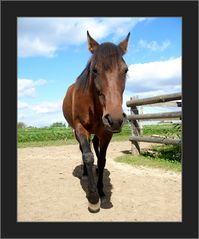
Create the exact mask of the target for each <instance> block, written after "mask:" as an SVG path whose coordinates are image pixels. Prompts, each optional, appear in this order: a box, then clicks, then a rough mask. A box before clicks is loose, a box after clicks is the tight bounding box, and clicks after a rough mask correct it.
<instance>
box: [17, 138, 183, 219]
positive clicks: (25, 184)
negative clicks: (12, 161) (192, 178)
mask: <svg viewBox="0 0 199 239" xmlns="http://www.w3.org/2000/svg"><path fill="white" fill-rule="evenodd" d="M143 145H144V147H145V146H146V144H142V146H143ZM129 149H130V143H129V142H112V143H111V144H110V145H109V148H108V155H107V165H106V169H105V175H104V184H105V193H106V195H107V197H106V200H104V201H103V202H102V205H101V209H100V212H99V213H95V214H92V213H89V211H88V209H87V199H86V193H85V190H86V183H87V180H86V179H84V180H82V179H81V180H80V176H81V154H80V151H79V148H78V146H77V145H66V146H56V147H55V146H51V147H43V148H41V147H38V148H37V147H35V148H24V149H19V150H18V221H181V174H180V173H174V172H171V171H167V172H166V171H163V170H160V169H150V168H143V167H132V166H130V165H126V164H122V163H118V162H115V161H114V158H116V157H117V156H119V155H122V154H123V152H122V151H126V150H129Z"/></svg>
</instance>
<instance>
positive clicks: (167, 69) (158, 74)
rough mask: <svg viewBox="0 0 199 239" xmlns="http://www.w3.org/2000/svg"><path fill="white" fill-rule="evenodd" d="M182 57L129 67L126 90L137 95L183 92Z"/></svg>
mask: <svg viewBox="0 0 199 239" xmlns="http://www.w3.org/2000/svg"><path fill="white" fill-rule="evenodd" d="M181 65H182V63H181V57H178V58H175V59H170V60H167V61H156V62H148V63H140V64H132V65H130V66H129V72H128V77H127V83H126V90H128V91H130V92H132V94H133V95H135V94H138V95H139V94H140V95H144V94H146V93H147V94H148V95H149V93H150V92H159V93H160V92H170V91H171V92H176V91H181V75H182V72H181V71H182V70H181Z"/></svg>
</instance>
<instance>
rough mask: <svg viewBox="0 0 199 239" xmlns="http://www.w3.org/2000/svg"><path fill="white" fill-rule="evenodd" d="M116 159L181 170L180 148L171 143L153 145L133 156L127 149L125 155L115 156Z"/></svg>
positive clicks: (131, 163)
mask: <svg viewBox="0 0 199 239" xmlns="http://www.w3.org/2000/svg"><path fill="white" fill-rule="evenodd" d="M116 161H118V162H122V163H128V164H130V165H134V166H145V167H152V168H162V169H165V170H173V171H177V172H181V170H182V165H181V149H180V147H179V146H172V145H163V146H154V147H152V148H151V149H150V150H147V151H142V152H141V154H140V155H139V156H133V155H132V154H131V153H130V151H129V152H128V153H127V154H126V155H122V156H120V157H118V158H116Z"/></svg>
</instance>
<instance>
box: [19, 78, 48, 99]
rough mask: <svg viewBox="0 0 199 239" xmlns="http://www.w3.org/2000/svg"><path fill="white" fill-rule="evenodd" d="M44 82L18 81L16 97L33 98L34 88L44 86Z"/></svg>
mask: <svg viewBox="0 0 199 239" xmlns="http://www.w3.org/2000/svg"><path fill="white" fill-rule="evenodd" d="M46 83H47V81H46V80H36V81H35V80H31V79H18V97H21V96H30V97H34V96H35V87H36V86H40V85H44V84H46Z"/></svg>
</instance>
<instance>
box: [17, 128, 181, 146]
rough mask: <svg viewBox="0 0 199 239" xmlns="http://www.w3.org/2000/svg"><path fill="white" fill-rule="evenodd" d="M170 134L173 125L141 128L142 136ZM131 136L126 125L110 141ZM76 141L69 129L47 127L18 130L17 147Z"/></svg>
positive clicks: (174, 133) (121, 139) (174, 134)
mask: <svg viewBox="0 0 199 239" xmlns="http://www.w3.org/2000/svg"><path fill="white" fill-rule="evenodd" d="M168 132H169V134H172V136H173V137H176V135H177V133H178V132H179V131H177V129H175V127H173V125H145V126H144V128H143V133H144V135H151V134H158V135H168ZM130 135H131V126H130V124H128V123H126V124H125V125H124V126H123V128H122V132H121V133H118V134H113V138H112V141H128V140H129V137H130ZM74 143H76V139H75V137H74V134H73V131H72V129H71V128H65V127H49V128H47V127H46V128H19V129H18V147H29V146H30V147H34V146H37V147H40V146H41V147H42V146H47V145H64V144H74Z"/></svg>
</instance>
